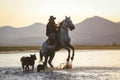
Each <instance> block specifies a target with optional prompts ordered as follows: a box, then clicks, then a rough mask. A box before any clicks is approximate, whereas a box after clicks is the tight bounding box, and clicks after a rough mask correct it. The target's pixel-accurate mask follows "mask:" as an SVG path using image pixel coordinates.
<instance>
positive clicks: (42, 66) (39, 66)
mask: <svg viewBox="0 0 120 80" xmlns="http://www.w3.org/2000/svg"><path fill="white" fill-rule="evenodd" d="M41 71H44V72H45V64H44V63H43V64H39V65H38V66H37V72H41Z"/></svg>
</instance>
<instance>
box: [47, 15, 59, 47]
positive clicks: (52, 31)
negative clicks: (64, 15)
mask: <svg viewBox="0 0 120 80" xmlns="http://www.w3.org/2000/svg"><path fill="white" fill-rule="evenodd" d="M55 19H56V17H54V16H50V19H49V22H48V24H47V26H46V36H48V40H47V43H48V44H51V45H53V44H55V39H56V36H57V30H56V28H57V26H56V24H55V21H54V20H55Z"/></svg>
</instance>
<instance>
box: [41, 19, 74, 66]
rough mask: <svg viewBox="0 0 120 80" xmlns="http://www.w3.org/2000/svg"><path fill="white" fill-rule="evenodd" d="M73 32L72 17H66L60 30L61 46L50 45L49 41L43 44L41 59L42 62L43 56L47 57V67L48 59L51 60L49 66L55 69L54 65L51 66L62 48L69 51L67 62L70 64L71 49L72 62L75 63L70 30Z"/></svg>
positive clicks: (45, 62)
mask: <svg viewBox="0 0 120 80" xmlns="http://www.w3.org/2000/svg"><path fill="white" fill-rule="evenodd" d="M68 29H70V30H71V31H72V30H74V29H75V26H74V24H73V23H72V21H71V19H70V17H66V18H65V20H63V21H62V22H61V23H60V30H59V44H60V45H58V46H59V47H58V46H57V47H56V46H55V45H48V43H47V41H45V42H44V43H43V44H42V47H41V50H40V59H41V61H42V58H43V56H44V57H45V61H44V64H45V65H46V66H47V60H48V57H50V58H49V61H48V63H49V65H50V66H51V67H52V68H53V65H52V64H51V62H52V60H53V58H54V55H55V52H56V51H58V50H60V49H61V48H65V49H66V50H67V51H68V58H67V62H69V60H70V49H72V57H71V61H73V59H74V48H73V47H72V46H71V44H70V41H71V39H70V37H69V30H68Z"/></svg>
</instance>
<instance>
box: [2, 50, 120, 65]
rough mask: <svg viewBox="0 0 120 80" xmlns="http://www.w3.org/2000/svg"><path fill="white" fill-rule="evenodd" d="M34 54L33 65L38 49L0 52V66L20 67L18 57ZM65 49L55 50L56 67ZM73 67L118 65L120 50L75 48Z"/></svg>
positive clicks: (61, 61)
mask: <svg viewBox="0 0 120 80" xmlns="http://www.w3.org/2000/svg"><path fill="white" fill-rule="evenodd" d="M30 54H36V56H37V60H36V63H35V66H37V65H38V64H39V51H35V52H32V51H27V52H16V51H12V52H0V67H21V62H20V58H21V57H22V56H29V55H30ZM67 55H68V54H67V51H66V50H61V51H58V52H56V55H55V57H54V59H53V62H52V63H53V65H54V66H55V67H58V66H59V64H61V63H65V62H66V58H67ZM73 66H74V67H82V66H93V67H94V66H98V67H119V66H120V50H75V58H74V61H73Z"/></svg>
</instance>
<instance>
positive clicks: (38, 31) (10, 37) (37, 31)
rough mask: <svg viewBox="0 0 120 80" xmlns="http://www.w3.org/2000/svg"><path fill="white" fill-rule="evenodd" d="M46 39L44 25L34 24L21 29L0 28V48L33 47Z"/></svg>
mask: <svg viewBox="0 0 120 80" xmlns="http://www.w3.org/2000/svg"><path fill="white" fill-rule="evenodd" d="M45 39H46V35H45V25H44V24H42V23H34V24H32V25H30V26H26V27H22V28H13V27H11V26H4V27H1V28H0V46H26V45H27V46H29V45H31V46H34V45H40V44H42V42H43V40H45Z"/></svg>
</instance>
